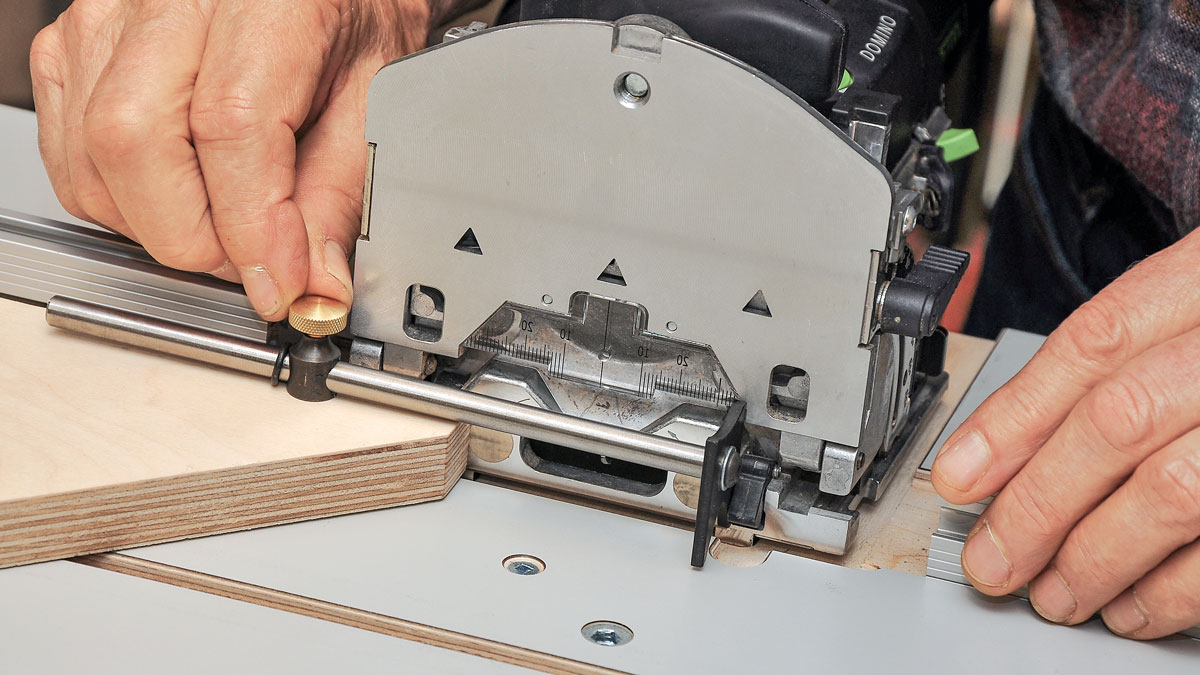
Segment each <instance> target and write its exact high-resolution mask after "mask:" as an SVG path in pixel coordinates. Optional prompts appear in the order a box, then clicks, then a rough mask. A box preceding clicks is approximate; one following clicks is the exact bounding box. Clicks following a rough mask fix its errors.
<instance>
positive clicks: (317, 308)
mask: <svg viewBox="0 0 1200 675" xmlns="http://www.w3.org/2000/svg"><path fill="white" fill-rule="evenodd" d="M349 316H350V308H349V307H347V306H346V305H344V304H342V303H340V302H338V301H337V300H331V299H329V298H323V297H321V296H319V295H305V296H302V297H299V298H297V299H296V301H295V302H293V303H292V308H291V309H290V310H288V323H290V324H291V325H292V328H295V329H296V330H298V331H300V332H301V333H304V334H305V335H309V336H311V337H315V338H322V337H325V336H327V335H333V334H334V333H340V332H341V331H342V330H343V329H344V328H345V327H346V318H347V317H349Z"/></svg>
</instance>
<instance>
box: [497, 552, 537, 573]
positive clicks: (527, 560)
mask: <svg viewBox="0 0 1200 675" xmlns="http://www.w3.org/2000/svg"><path fill="white" fill-rule="evenodd" d="M501 564H502V565H504V569H506V570H508V571H509V572H512V573H513V574H516V575H517V576H522V577H529V576H533V575H535V574H541V573H542V572H545V571H546V563H544V562H542V560H541V559H540V558H535V557H533V556H531V555H510V556H508V557H507V558H505V559H504V560H503V561H501Z"/></svg>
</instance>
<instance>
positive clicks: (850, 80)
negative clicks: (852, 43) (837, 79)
mask: <svg viewBox="0 0 1200 675" xmlns="http://www.w3.org/2000/svg"><path fill="white" fill-rule="evenodd" d="M852 84H854V76H853V75H851V74H850V71H848V70H844V69H843V70H842V81H841V83H840V84H838V93H839V94H840V93H841V92H843V91H846V89H847V88H849V87H850V85H852Z"/></svg>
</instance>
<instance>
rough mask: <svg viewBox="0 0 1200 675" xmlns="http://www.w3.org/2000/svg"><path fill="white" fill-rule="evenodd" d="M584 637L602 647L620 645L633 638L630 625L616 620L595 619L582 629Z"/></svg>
mask: <svg viewBox="0 0 1200 675" xmlns="http://www.w3.org/2000/svg"><path fill="white" fill-rule="evenodd" d="M580 633H582V634H583V638H584V639H585V640H587V641H588V642H591V643H592V644H597V645H600V646H601V647H618V646H620V645H623V644H628V643H629V641H630V640H632V639H633V631H632V630H630V629H629V626H626V625H624V624H619V623H617V622H615V621H593V622H591V623H589V624H587V625H585V626H584V627H583V629H581V630H580Z"/></svg>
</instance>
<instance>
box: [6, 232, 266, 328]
mask: <svg viewBox="0 0 1200 675" xmlns="http://www.w3.org/2000/svg"><path fill="white" fill-rule="evenodd" d="M0 294H3V295H9V296H12V297H15V298H18V299H21V300H27V301H29V302H36V303H41V304H45V303H46V302H47V301H49V300H50V298H52V297H54V296H56V295H59V296H64V297H70V298H75V299H78V300H83V301H86V302H91V303H95V304H98V305H102V306H105V307H112V308H115V309H122V310H125V311H130V312H136V313H138V314H141V315H143V316H147V317H153V318H156V319H163V320H166V321H172V322H174V323H179V324H183V325H185V326H188V327H191V328H198V329H203V330H207V331H211V332H214V333H219V334H221V335H227V336H230V337H238V338H243V339H247V340H253V341H256V342H266V339H267V322H266V321H263V320H262V319H261V318H260V317H259V316H258V314H256V313H255V311H254V308H253V307H251V305H250V301H249V300H247V299H246V296H245V294H244V293H243V292H242V289H241V287H240V286H237V285H235V284H230V283H226V282H224V281H221V280H219V279H215V278H212V277H207V276H202V275H198V274H191V273H189V272H180V271H178V270H173V269H170V268H168V267H165V266H163V265H160V264H158V263H157V262H155V261H154V259H153V258H151V257H150V255H149V254H147V253H146V251H145V250H143V249H142V248H141V247H139V246H137V245H136V244H133V243H131V242H129V241H128V240H126V239H124V238H122V237H119V236H117V235H114V234H110V233H107V232H103V231H100V230H93V229H89V228H86V227H80V226H78V225H68V224H66V223H60V222H56V221H53V220H45V219H42V218H37V217H34V216H27V215H24V214H20V213H16V212H14V211H8V210H6V209H0Z"/></svg>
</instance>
